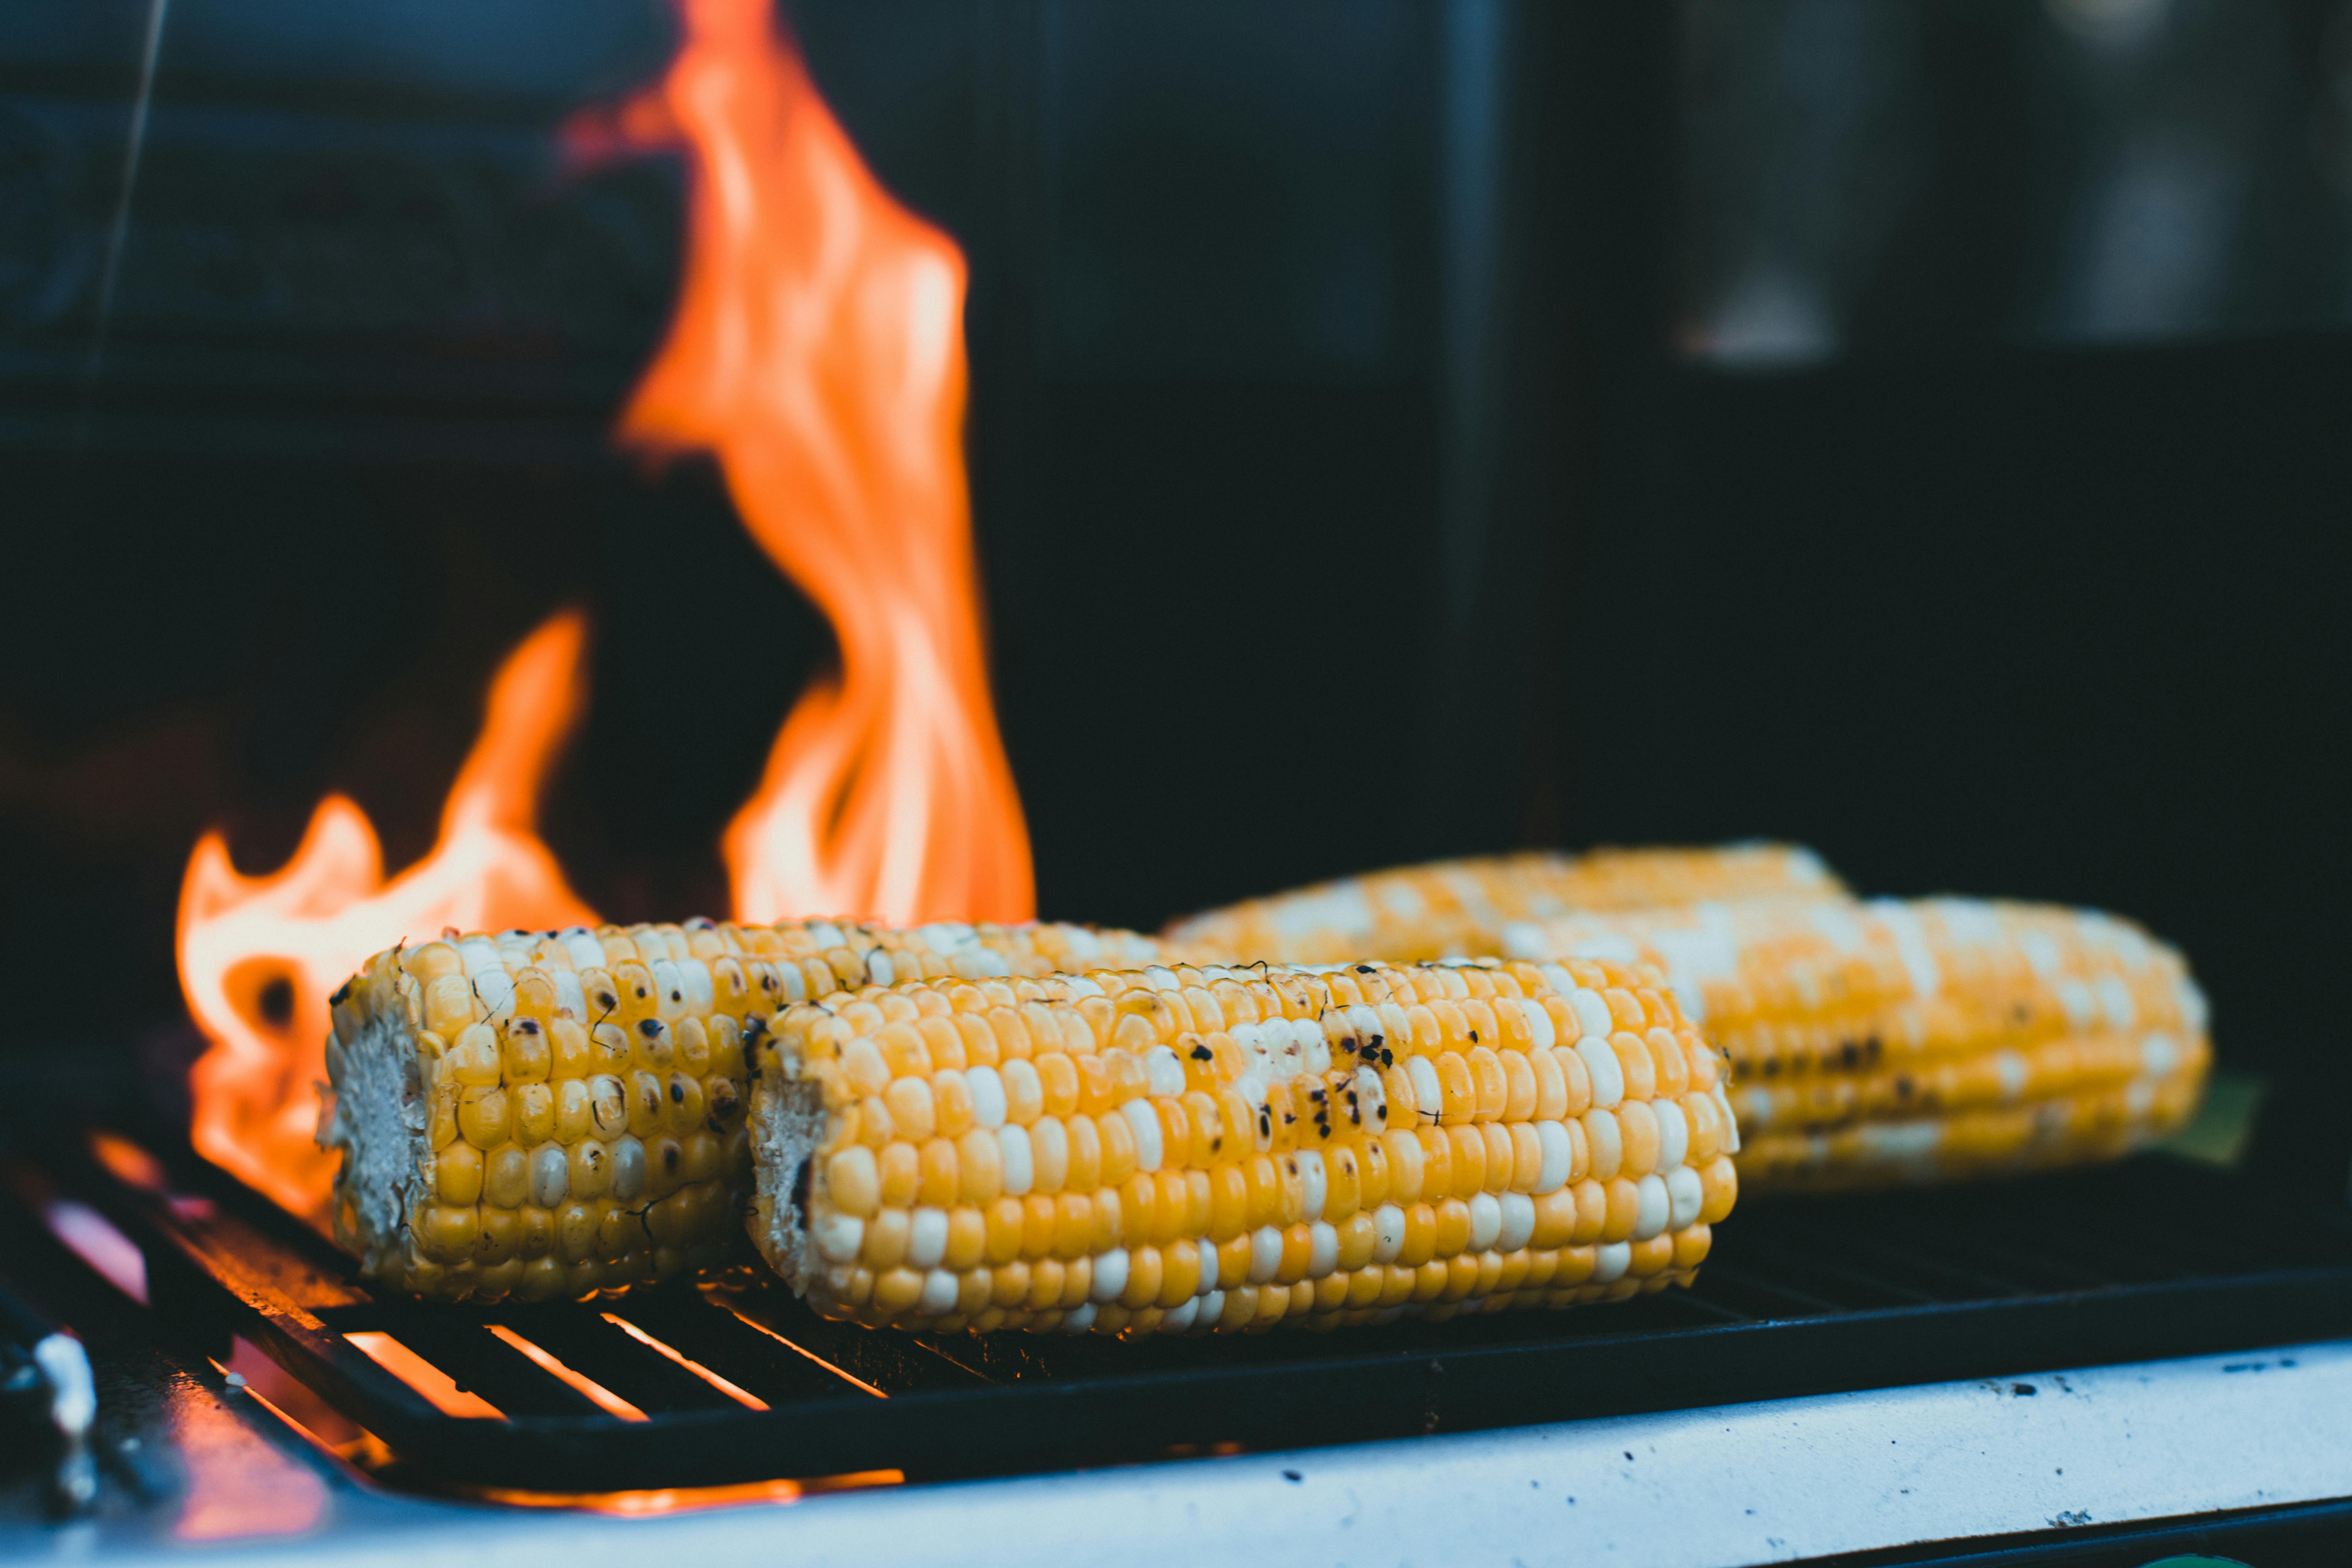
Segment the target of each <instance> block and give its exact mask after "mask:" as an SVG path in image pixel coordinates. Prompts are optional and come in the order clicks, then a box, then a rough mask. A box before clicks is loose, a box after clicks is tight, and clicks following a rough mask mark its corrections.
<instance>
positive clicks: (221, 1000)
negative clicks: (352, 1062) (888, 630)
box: [179, 612, 596, 1215]
mask: <svg viewBox="0 0 2352 1568" xmlns="http://www.w3.org/2000/svg"><path fill="white" fill-rule="evenodd" d="M585 644H586V627H585V626H584V624H583V621H582V619H581V617H580V616H578V615H577V614H575V613H571V612H567V613H565V614H562V615H559V616H555V617H553V618H552V619H551V620H549V621H548V622H547V623H546V624H545V625H543V626H541V627H540V628H539V629H538V630H537V631H535V632H533V633H532V634H531V635H530V637H527V638H526V639H524V641H523V642H522V643H521V644H520V646H519V647H516V648H515V650H514V651H513V652H512V653H510V654H509V655H508V656H507V659H506V662H505V664H503V665H502V666H500V667H499V672H498V675H497V677H496V678H495V679H493V680H492V681H491V683H490V694H489V704H488V712H487V713H486V714H485V716H484V719H483V722H482V731H481V734H480V735H479V737H478V738H477V739H476V741H475V742H474V749H473V751H472V752H470V753H469V754H468V755H467V758H466V762H465V765H464V766H463V767H462V768H460V769H459V770H458V773H457V783H456V784H454V785H452V786H451V788H450V791H449V798H448V800H447V802H446V804H445V805H443V807H442V811H441V834H440V837H439V838H438V839H437V840H436V842H435V844H434V846H433V849H432V852H431V853H430V854H428V855H426V856H425V858H424V859H422V860H420V861H418V862H417V863H416V864H415V865H414V866H412V867H410V868H408V869H407V870H405V871H404V872H402V873H401V874H400V876H399V877H398V878H396V879H394V880H393V881H392V882H390V883H386V882H385V881H384V879H383V850H382V848H381V847H379V846H378V844H377V842H376V836H375V827H374V825H373V824H372V823H370V822H369V821H368V818H367V814H366V813H365V812H363V811H362V810H361V809H360V808H359V807H358V805H354V804H353V803H352V801H351V800H350V799H348V798H346V797H345V796H343V795H329V796H328V797H327V798H326V799H324V800H322V801H320V803H319V808H318V810H317V811H316V812H315V813H313V814H312V816H311V817H310V827H309V829H308V830H307V831H306V832H305V833H304V834H303V835H302V843H301V846H300V847H299V848H297V849H296V850H295V851H294V857H293V858H292V859H290V860H289V861H288V862H287V863H286V864H285V866H283V867H282V868H279V869H278V871H277V872H275V873H274V874H272V875H270V876H267V877H247V876H245V875H243V874H242V873H240V872H239V871H238V870H237V868H236V865H235V864H234V863H233V862H232V861H231V860H230V858H229V853H228V844H227V841H226V839H225V838H224V837H222V836H221V835H220V834H219V833H218V832H216V831H215V832H213V833H208V834H206V835H205V837H204V838H203V839H202V840H201V841H200V842H199V843H198V844H197V845H196V849H195V853H194V855H193V856H192V857H190V858H189V860H188V870H187V876H186V879H185V880H184V881H183V882H182V884H181V887H180V923H179V959H180V984H181V988H182V989H183V990H184V992H185V993H186V994H187V999H188V1010H189V1011H190V1012H191V1013H193V1014H194V1016H195V1019H196V1023H197V1025H198V1026H200V1027H201V1028H202V1029H203V1030H204V1032H205V1035H206V1036H207V1037H209V1038H210V1039H211V1041H212V1046H211V1048H210V1049H209V1050H207V1051H206V1052H205V1055H204V1057H203V1058H202V1059H201V1060H199V1061H198V1062H197V1063H196V1066H195V1070H194V1072H193V1073H192V1074H191V1075H190V1088H191V1089H192V1090H193V1092H194V1101H195V1115H194V1125H193V1128H192V1130H191V1131H192V1132H193V1135H194V1142H195V1146H196V1148H197V1150H198V1152H201V1153H202V1154H204V1155H205V1158H206V1159H209V1160H211V1161H213V1162H214V1163H216V1164H219V1165H222V1166H225V1167H226V1168H227V1169H228V1170H229V1171H231V1172H233V1173H235V1174H236V1175H237V1176H238V1177H239V1178H240V1179H242V1180H243V1181H245V1182H246V1183H247V1184H250V1185H252V1186H254V1187H257V1188H258V1189H260V1190H261V1191H262V1192H264V1193H267V1194H268V1195H269V1196H270V1197H271V1198H273V1199H275V1200H276V1201H277V1202H278V1203H279V1204H280V1205H284V1206H285V1207H287V1208H289V1209H292V1210H294V1211H295V1212H297V1213H299V1214H313V1215H315V1214H318V1213H320V1212H322V1211H323V1209H324V1207H325V1205H326V1200H327V1195H328V1192H329V1190H330V1188H331V1184H332V1183H333V1179H334V1160H333V1156H331V1154H329V1153H328V1152H326V1151H324V1150H322V1149H320V1147H319V1146H318V1145H317V1143H316V1142H313V1136H314V1133H315V1131H316V1125H317V1120H318V1100H317V1097H316V1094H315V1092H314V1088H315V1086H316V1085H317V1083H318V1082H319V1081H320V1079H324V1078H325V1077H326V1044H327V1035H328V1031H329V1029H330V1028H331V1023H330V1021H329V1016H328V1007H327V998H328V997H329V996H330V995H331V994H333V992H334V989H335V987H337V986H339V985H341V984H342V983H343V981H344V980H345V979H346V978H347V977H348V976H350V975H351V974H352V972H353V971H355V970H357V969H358V968H359V966H360V964H361V963H362V961H364V960H365V959H366V958H367V957H368V955H369V954H371V953H373V952H381V951H383V949H384V948H387V947H390V946H392V945H393V944H394V942H399V941H401V940H402V939H404V938H407V939H410V940H418V939H428V938H431V937H433V936H435V935H437V934H438V933H439V932H440V931H441V929H442V928H443V927H444V926H457V927H459V928H460V929H463V930H468V931H478V930H491V931H496V930H503V929H505V928H507V927H510V926H530V927H539V928H544V927H548V926H567V925H574V924H579V923H583V922H588V923H593V921H595V919H596V917H595V915H594V914H593V912H592V911H591V910H589V909H588V907H587V906H586V905H585V904H583V903H582V902H581V901H580V900H579V898H578V897H577V896H576V895H575V894H574V893H573V892H572V889H571V888H570V887H569V886H567V885H566V884H565V882H564V880H563V872H562V868H560V867H559V866H557V864H556V862H555V857H554V856H553V855H552V854H551V853H550V852H549V850H548V847H547V846H546V845H545V844H542V843H541V842H540V839H539V837H538V835H537V832H536V831H535V825H536V822H537V818H538V801H539V792H540V784H541V781H542V780H543V779H544V778H545V776H546V773H547V770H548V766H549V764H550V763H551V762H553V760H554V758H555V754H556V752H558V751H559V750H560V749H561V748H562V744H563V741H564V739H565V737H566V736H567V735H568V734H569V733H570V731H571V729H572V721H573V720H574V719H575V718H577V717H578V715H579V711H580V707H581V700H582V695H583V682H582V679H581V668H580V667H581V658H582V654H583V650H584V647H585Z"/></svg>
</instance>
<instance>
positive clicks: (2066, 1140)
mask: <svg viewBox="0 0 2352 1568" xmlns="http://www.w3.org/2000/svg"><path fill="white" fill-rule="evenodd" d="M1500 945H1501V946H1503V947H1504V948H1505V949H1506V950H1507V951H1508V952H1513V953H1515V954H1519V955H1522V956H1534V955H1538V954H1560V953H1580V954H1587V955H1593V956H1602V957H1610V958H1616V959H1620V960H1627V959H1636V958H1638V959H1643V960H1646V961H1648V962H1652V963H1656V964H1658V965H1659V966H1660V967H1661V968H1662V969H1664V971H1666V973H1668V975H1669V977H1670V979H1671V981H1672V984H1673V988H1674V990H1675V993H1676V994H1677V995H1678V996H1679V997H1680V999H1681V1000H1682V1003H1683V1005H1684V1006H1685V1009H1686V1010H1688V1011H1690V1012H1691V1013H1692V1014H1693V1016H1698V1017H1701V1018H1703V1019H1704V1021H1705V1023H1706V1028H1707V1030H1708V1035H1709V1037H1710V1038H1711V1039H1713V1040H1714V1041H1715V1042H1716V1044H1717V1046H1718V1047H1720V1048H1721V1049H1722V1050H1723V1052H1724V1053H1725V1055H1726V1056H1727V1057H1728V1058H1729V1059H1730V1062H1731V1066H1732V1068H1733V1070H1734V1073H1735V1074H1736V1076H1737V1078H1738V1088H1737V1089H1733V1090H1732V1093H1731V1100H1732V1104H1733V1107H1734V1108H1735V1109H1736V1110H1737V1111H1738V1117H1739V1125H1740V1131H1741V1133H1742V1135H1743V1138H1744V1141H1745V1147H1744V1148H1743V1150H1742V1151H1741V1153H1740V1156H1739V1170H1740V1175H1741V1178H1742V1179H1743V1180H1744V1181H1746V1182H1748V1184H1749V1185H1750V1186H1751V1187H1754V1188H1756V1189H1758V1190H1766V1189H1769V1188H1775V1187H1786V1186H1807V1187H1832V1186H1859V1185H1869V1184H1878V1183H1885V1182H1894V1181H1903V1180H1926V1179H1935V1178H1939V1177H1951V1176H1962V1175H1970V1174H1979V1173H1995V1172H2001V1171H2015V1170H2027V1169H2032V1168H2034V1167H2037V1166H2043V1165H2053V1164H2064V1163H2078V1162H2083V1161H2089V1160H2096V1159H2103V1158H2107V1157H2111V1156H2114V1155H2116V1154H2120V1153H2123V1152H2126V1151H2127V1150H2129V1149H2131V1148H2134V1147H2137V1146H2138V1145H2140V1144H2144V1143H2147V1142H2152V1141H2153V1140H2155V1139H2157V1138H2159V1137H2161V1136H2163V1135H2164V1134H2166V1133H2167V1132H2168V1131H2172V1130H2174V1129H2175V1128H2177V1127H2179V1125H2180V1124H2181V1123H2182V1122H2184V1121H2186V1120H2187V1119H2188V1117H2189V1113H2190V1111H2191V1110H2194V1109H2195V1105H2196V1100H2197V1096H2198V1092H2199V1090H2200V1088H2201V1086H2202V1083H2203V1080H2204V1075H2205V1069H2206V1066H2207V1063H2208V1061H2209V1060H2210V1055H2211V1051H2210V1046H2209V1044H2208V1042H2207V1038H2206V1032H2205V1029H2206V1008H2205V1001H2204V997H2203V995H2202V994H2201V993H2200V991H2199V990H2198V988H2197V984H2196V983H2195V981H2193V980H2191V979H2190V978H2189V973H2188V970H2187V968H2186V967H2185V965H2184V964H2183V963H2182V962H2181V959H2180V955H2179V953H2178V952H2175V951H2174V950H2172V949H2171V948H2169V947H2167V946H2165V945H2164V944H2163V943H2161V942H2156V941H2154V940H2153V939H2151V938H2150V937H2148V936H2147V934H2146V933H2145V932H2143V931H2140V930H2139V928H2137V926H2134V925H2132V924H2130V923H2129V922H2127V921H2121V920H2118V919H2116V918H2115V917H2113V916H2110V915H2105V914H2099V913H2096V912H2093V911H2087V910H2066V909H2057V908H2052V907H2047V906H2039V905H2031V904H2017V903H1989V902H1981V901H1977V900H1960V899H1936V900H1923V901H1920V902H1916V903H1901V902H1895V901H1892V900H1887V901H1876V902H1871V903H1866V904H1857V903H1851V902H1827V903H1813V904H1810V905H1792V904H1790V903H1789V902H1787V901H1785V900H1782V901H1773V900H1763V901H1757V902H1751V903H1748V904H1744V905H1723V904H1715V905H1696V906H1685V907H1682V908H1677V909H1664V910H1634V911H1621V912H1619V913H1616V914H1612V915H1584V916H1570V917H1562V918H1559V919H1554V920H1551V921H1534V922H1519V923H1517V924H1514V925H1511V926H1507V927H1506V928H1504V930H1503V931H1502V932H1501V933H1500Z"/></svg>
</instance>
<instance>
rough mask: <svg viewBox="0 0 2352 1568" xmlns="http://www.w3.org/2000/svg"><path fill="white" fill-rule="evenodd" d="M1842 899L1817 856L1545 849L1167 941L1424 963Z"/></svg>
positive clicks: (1303, 893) (1218, 919) (1183, 928)
mask: <svg viewBox="0 0 2352 1568" xmlns="http://www.w3.org/2000/svg"><path fill="white" fill-rule="evenodd" d="M1843 892H1844V889H1843V887H1842V886H1841V885H1840V884H1839V882H1838V879H1837V878H1836V877H1835V876H1834V875H1833V874H1832V873H1831V871H1830V870H1829V868H1827V867H1825V866H1823V865H1822V862H1821V860H1820V858H1818V857H1817V856H1815V855H1814V854H1813V852H1812V851H1811V850H1810V849H1806V848H1802V847H1798V846H1794V845H1783V844H1727V845H1722V846H1719V847H1712V848H1695V849H1674V848H1667V849H1594V850H1591V851H1588V852H1587V853H1585V854H1582V855H1561V854H1558V853H1555V852H1551V851H1535V852H1529V853H1523V854H1517V855H1500V856H1493V857H1486V858H1475V859H1465V860H1444V861H1437V862H1433V863H1432V864H1429V865H1424V866H1405V867H1400V868H1397V869H1394V870H1390V871H1375V872H1370V873H1368V874H1366V875H1364V876H1361V877H1349V878H1346V879H1341V880H1339V881H1335V882H1321V883H1318V884H1316V885H1315V886H1313V887H1308V888H1300V889H1296V890H1294V891H1291V892H1287V893H1277V894H1274V895H1272V896H1271V897H1267V898H1263V899H1251V900H1245V901H1244V902H1242V903H1238V904H1232V905H1228V906H1227V907H1225V908H1223V909H1220V910H1209V911H1207V912H1206V913H1203V914H1198V915H1194V916H1192V918H1191V919H1189V920H1183V921H1177V922H1176V923H1175V924H1174V925H1172V926H1171V927H1170V928H1169V930H1168V935H1169V937H1170V938H1171V940H1174V941H1178V942H1192V943H1198V944H1202V945H1203V946H1205V947H1208V948H1211V949H1213V950H1215V951H1218V952H1225V953H1230V954H1234V955H1235V956H1237V957H1241V958H1244V959H1250V960H1261V959H1262V960H1265V961H1266V962H1268V963H1355V962H1358V961H1360V960H1368V959H1372V960H1386V961H1388V962H1391V963H1421V962H1424V961H1427V960H1431V959H1440V958H1447V957H1453V956H1456V955H1463V954H1477V953H1496V952H1501V951H1502V949H1501V948H1500V947H1499V946H1497V945H1496V932H1497V931H1499V930H1500V929H1501V928H1502V926H1503V925H1504V924H1505V923H1506V922H1508V921H1523V920H1536V919H1542V918H1545V917H1548V916H1552V915H1558V914H1561V913H1565V912H1567V911H1570V910H1619V909H1631V908H1635V907H1642V906H1648V905H1655V904H1679V903H1691V902H1696V901H1699V900H1720V899H1747V898H1756V897H1762V896H1778V897H1802V898H1835V897H1839V896H1841V895H1842V894H1843Z"/></svg>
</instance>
